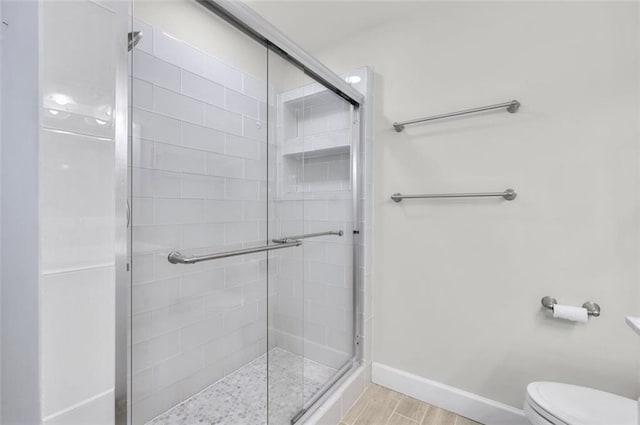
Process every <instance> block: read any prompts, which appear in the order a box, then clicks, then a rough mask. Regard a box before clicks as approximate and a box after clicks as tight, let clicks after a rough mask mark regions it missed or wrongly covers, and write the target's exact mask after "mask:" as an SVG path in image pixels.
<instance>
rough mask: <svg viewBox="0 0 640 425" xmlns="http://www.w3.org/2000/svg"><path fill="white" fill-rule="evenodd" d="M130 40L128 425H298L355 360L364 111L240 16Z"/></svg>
mask: <svg viewBox="0 0 640 425" xmlns="http://www.w3.org/2000/svg"><path fill="white" fill-rule="evenodd" d="M131 31H132V33H135V32H140V33H141V34H142V38H140V35H139V34H138V35H137V37H134V39H136V41H137V44H136V46H135V47H134V48H133V49H132V51H131V53H130V55H131V56H130V63H131V67H130V88H131V90H130V92H131V96H130V141H129V143H130V147H129V161H130V162H129V164H130V167H129V172H130V182H131V185H130V211H131V214H130V226H129V229H130V235H129V237H130V242H131V245H130V257H129V262H130V267H131V274H130V279H131V281H130V282H128V284H130V285H131V286H130V288H131V295H130V296H131V298H130V305H131V311H130V314H131V328H130V332H129V338H130V339H129V340H128V341H127V340H126V337H123V335H120V336H119V339H118V341H119V343H120V345H122V343H123V342H124V341H126V343H127V344H128V345H129V347H130V354H131V356H130V358H129V359H127V360H126V362H127V363H128V369H129V370H130V376H129V381H130V382H129V383H127V382H126V381H127V377H125V376H123V374H122V372H121V370H122V368H121V367H119V368H118V372H117V373H118V374H119V377H118V379H117V381H119V383H118V382H117V391H118V388H119V389H120V397H124V394H128V398H129V400H128V401H129V403H128V404H129V412H128V413H129V415H130V416H129V420H130V423H132V424H134V425H139V424H145V423H151V424H167V423H171V424H172V423H176V424H177V423H198V422H199V421H202V422H203V423H223V424H246V425H249V424H266V423H268V424H289V423H294V422H296V421H297V420H298V419H300V418H301V417H302V416H303V415H304V414H305V413H306V412H307V411H308V410H309V409H310V408H311V407H312V406H313V405H314V403H315V402H316V401H317V400H318V398H320V397H321V396H322V395H323V394H325V393H326V392H327V391H328V390H330V389H331V387H332V385H333V384H334V383H335V382H336V381H337V380H338V379H340V377H342V376H343V375H345V373H346V372H348V371H349V370H350V369H351V367H352V366H353V365H355V364H356V362H357V361H358V359H359V350H358V335H359V331H358V329H359V323H358V320H357V314H356V313H357V311H358V296H357V295H358V293H359V291H358V281H359V277H358V267H357V266H356V265H355V264H354V263H355V262H357V261H358V258H359V247H358V230H357V226H356V224H357V223H359V222H360V220H359V218H358V210H359V206H358V200H359V199H360V197H359V195H358V193H359V167H358V162H359V160H358V154H359V149H358V148H359V140H360V136H359V135H360V130H359V126H360V120H359V114H360V108H359V106H360V104H359V103H360V97H359V95H358V93H357V92H355V90H353V89H352V88H351V87H350V86H349V85H347V84H346V83H344V81H342V80H340V79H338V77H337V76H335V75H333V74H331V73H330V72H329V71H328V70H326V69H324V68H323V67H322V66H320V65H319V64H317V63H316V62H315V61H313V60H312V59H310V58H308V57H306V55H305V54H304V53H303V52H301V51H299V50H298V49H297V48H295V46H293V45H291V44H290V43H289V42H288V41H287V40H286V39H285V38H284V37H282V36H281V35H280V34H279V33H278V32H277V31H276V30H274V29H273V28H271V27H269V26H268V24H266V23H264V21H261V20H260V18H259V17H257V15H255V14H252V13H251V12H249V11H248V9H247V8H245V7H243V6H241V5H237V4H229V5H224V6H221V5H218V4H215V3H213V2H211V3H209V2H195V1H191V0H188V1H185V0H181V1H168V2H146V1H135V2H134V3H133V20H132V27H131ZM121 288H126V285H124V286H122V285H121ZM123 338H125V339H123ZM120 361H121V363H122V362H123V361H125V360H124V359H121V360H120ZM120 366H122V364H121V365H120ZM123 388H124V389H123ZM127 388H128V389H129V391H125V390H126V389H127ZM117 396H118V394H117Z"/></svg>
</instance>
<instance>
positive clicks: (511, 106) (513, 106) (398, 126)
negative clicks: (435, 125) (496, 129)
mask: <svg viewBox="0 0 640 425" xmlns="http://www.w3.org/2000/svg"><path fill="white" fill-rule="evenodd" d="M502 108H506V109H507V112H509V113H511V114H515V113H516V112H518V109H520V102H518V101H517V100H512V101H511V102H504V103H497V104H495V105H489V106H481V107H479V108H472V109H465V110H463V111H457V112H448V113H446V114H440V115H433V116H430V117H425V118H417V119H415V120H409V121H402V122H394V123H393V129H394V130H395V131H397V132H398V133H400V132H401V131H402V130H404V126H405V125H410V124H418V123H421V122H427V121H435V120H441V119H443V118H451V117H457V116H460V115H468V114H476V113H478V112H484V111H492V110H494V109H502Z"/></svg>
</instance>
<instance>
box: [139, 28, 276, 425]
mask: <svg viewBox="0 0 640 425" xmlns="http://www.w3.org/2000/svg"><path fill="white" fill-rule="evenodd" d="M136 25H137V26H138V27H137V28H136V29H141V30H143V31H144V33H145V37H144V39H143V40H145V44H143V45H139V46H138V48H136V49H135V50H134V52H133V77H134V78H133V112H132V117H133V126H134V137H133V155H132V156H133V170H132V175H133V205H132V223H133V234H132V240H133V244H132V245H133V248H132V249H133V262H132V273H133V293H132V306H133V311H132V313H133V317H132V325H133V332H132V337H133V361H132V367H133V395H132V398H133V421H134V424H142V423H145V422H147V421H149V420H151V419H152V418H154V417H155V416H157V415H159V414H161V413H163V412H164V411H166V410H167V409H169V408H171V407H173V406H174V405H175V404H177V403H179V402H180V401H183V400H185V399H187V398H189V397H190V396H192V395H194V394H195V393H197V392H198V391H200V390H202V389H203V388H205V387H207V386H208V385H211V384H213V383H214V382H216V381H217V380H219V379H221V378H222V377H224V376H225V375H227V374H229V373H231V372H233V371H234V370H236V369H237V368H239V367H241V366H243V365H244V364H246V363H248V362H250V361H252V360H254V359H255V358H257V357H258V356H260V355H262V354H264V353H265V351H266V334H267V333H266V313H265V308H264V306H265V305H266V297H267V293H266V291H267V284H266V257H265V254H262V255H255V256H244V257H235V258H229V259H225V260H219V261H212V262H207V263H200V264H197V265H172V264H169V263H168V261H167V254H168V253H169V252H170V251H172V250H179V251H181V252H183V253H184V254H187V255H188V254H201V253H205V252H215V251H223V250H228V249H237V248H240V247H247V246H252V245H262V244H264V243H266V237H267V235H266V218H267V216H266V214H267V209H266V206H267V204H266V199H267V198H266V195H267V194H266V179H267V174H266V172H267V168H266V155H265V153H266V149H263V148H261V146H260V145H261V144H265V141H266V126H263V125H262V124H261V122H260V118H261V112H260V111H262V110H265V109H266V108H265V107H264V106H262V104H264V102H265V101H266V82H265V80H264V79H260V78H258V77H256V76H251V75H247V74H245V73H243V72H242V71H241V70H238V69H235V68H233V67H231V66H227V65H225V64H224V63H222V62H221V61H219V60H218V59H217V58H214V57H211V56H210V55H208V54H206V53H204V52H202V51H200V50H198V49H196V48H194V47H192V46H189V45H188V44H186V43H184V42H182V41H180V40H178V39H176V38H174V37H172V36H171V35H168V34H165V33H163V32H162V31H161V30H159V29H157V28H154V27H152V26H150V25H148V24H145V23H143V22H139V21H138V22H136ZM261 164H264V165H261Z"/></svg>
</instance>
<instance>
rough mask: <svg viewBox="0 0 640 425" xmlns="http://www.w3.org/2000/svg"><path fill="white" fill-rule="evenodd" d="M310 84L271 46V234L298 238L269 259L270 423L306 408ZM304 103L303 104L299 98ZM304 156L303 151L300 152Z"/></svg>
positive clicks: (277, 423) (279, 422) (285, 421)
mask: <svg viewBox="0 0 640 425" xmlns="http://www.w3.org/2000/svg"><path fill="white" fill-rule="evenodd" d="M308 83H309V79H308V78H307V77H306V76H305V75H304V73H303V72H302V71H301V70H300V69H298V68H297V67H295V66H293V65H292V64H291V63H290V62H288V61H286V60H285V59H283V58H282V57H281V56H280V55H278V54H277V53H275V52H273V51H271V50H270V51H269V102H268V103H269V169H270V173H269V192H270V194H271V196H270V199H269V210H270V212H271V214H270V222H269V224H270V225H269V236H270V238H271V239H298V240H301V241H302V245H301V246H300V247H298V248H296V249H290V250H280V251H277V252H274V253H272V254H271V256H270V260H269V356H268V357H269V424H270V425H285V424H290V423H291V421H292V419H294V418H296V416H297V415H298V414H299V412H301V411H302V410H303V408H304V258H305V255H306V253H305V244H306V240H305V239H300V238H299V237H300V235H302V234H303V233H304V197H303V194H302V193H301V190H300V189H301V187H299V186H298V182H297V180H296V176H297V174H298V173H300V172H302V170H303V167H304V161H303V160H301V158H302V156H303V153H302V152H299V153H296V154H292V152H291V151H290V148H291V147H292V146H294V145H297V144H302V143H303V138H304V133H303V128H302V127H301V125H300V124H301V119H300V118H301V115H300V114H301V113H302V109H300V105H301V104H302V103H303V102H304V100H303V99H302V98H301V97H299V96H298V95H297V93H298V91H299V89H300V88H301V87H303V86H304V85H305V84H308ZM301 102H302V103H301ZM301 155H302V156H301Z"/></svg>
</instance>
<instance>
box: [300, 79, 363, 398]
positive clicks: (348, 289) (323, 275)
mask: <svg viewBox="0 0 640 425" xmlns="http://www.w3.org/2000/svg"><path fill="white" fill-rule="evenodd" d="M304 92H305V99H306V102H305V105H304V114H303V116H302V117H303V123H302V125H303V131H304V134H305V137H304V139H305V157H304V169H303V171H302V172H301V173H300V175H299V177H298V178H299V182H300V186H301V187H302V192H303V194H304V217H305V220H304V233H305V234H322V233H328V234H327V235H325V236H319V237H312V238H309V239H307V240H306V241H305V244H306V246H305V258H304V268H305V275H304V288H305V291H304V293H305V308H304V357H305V359H304V387H305V402H306V403H310V402H312V401H314V400H315V398H317V396H319V395H320V394H322V392H323V391H324V390H326V389H327V387H328V386H329V385H330V384H331V383H332V382H333V381H334V380H335V378H336V377H337V376H339V375H340V374H341V373H342V372H343V371H344V370H345V369H346V368H347V367H349V366H350V365H351V361H352V358H353V356H354V332H353V331H354V299H353V297H354V278H353V258H354V250H353V229H354V218H353V217H354V193H353V177H352V175H353V165H352V155H353V153H354V149H353V146H352V134H353V121H354V120H353V110H352V106H351V104H349V103H348V102H346V101H345V100H344V99H342V98H341V97H339V96H338V95H336V94H335V93H333V92H332V91H330V90H328V89H326V88H325V87H324V86H322V85H321V84H319V83H313V84H311V85H308V86H305V88H304Z"/></svg>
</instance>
